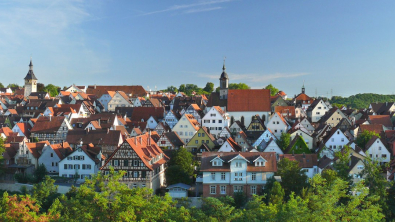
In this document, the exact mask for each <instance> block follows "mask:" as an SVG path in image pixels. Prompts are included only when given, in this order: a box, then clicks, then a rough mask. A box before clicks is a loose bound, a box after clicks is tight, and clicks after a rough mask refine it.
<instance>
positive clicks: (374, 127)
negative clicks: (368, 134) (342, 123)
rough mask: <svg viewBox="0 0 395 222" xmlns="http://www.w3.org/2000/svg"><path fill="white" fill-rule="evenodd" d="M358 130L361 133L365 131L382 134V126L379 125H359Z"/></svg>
mask: <svg viewBox="0 0 395 222" xmlns="http://www.w3.org/2000/svg"><path fill="white" fill-rule="evenodd" d="M359 130H360V132H363V131H365V130H367V131H373V132H375V133H378V134H381V132H383V131H384V130H383V125H381V124H369V125H368V124H362V125H359Z"/></svg>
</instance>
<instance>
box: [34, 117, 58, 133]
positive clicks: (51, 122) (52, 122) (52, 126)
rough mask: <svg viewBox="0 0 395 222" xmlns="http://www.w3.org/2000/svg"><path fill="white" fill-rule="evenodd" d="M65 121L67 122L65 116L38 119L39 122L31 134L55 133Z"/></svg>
mask: <svg viewBox="0 0 395 222" xmlns="http://www.w3.org/2000/svg"><path fill="white" fill-rule="evenodd" d="M64 120H65V117H64V116H53V117H46V116H41V117H40V118H38V119H37V122H36V124H34V126H33V128H32V130H31V132H32V133H46V132H48V133H54V132H56V131H58V130H59V128H60V126H61V125H62V123H63V121H64Z"/></svg>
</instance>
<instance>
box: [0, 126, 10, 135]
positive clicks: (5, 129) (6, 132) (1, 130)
mask: <svg viewBox="0 0 395 222" xmlns="http://www.w3.org/2000/svg"><path fill="white" fill-rule="evenodd" d="M0 133H4V135H5V136H9V135H10V133H12V130H11V129H10V128H9V127H2V128H0Z"/></svg>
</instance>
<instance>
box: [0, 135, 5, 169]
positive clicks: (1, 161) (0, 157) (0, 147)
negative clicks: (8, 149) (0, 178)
mask: <svg viewBox="0 0 395 222" xmlns="http://www.w3.org/2000/svg"><path fill="white" fill-rule="evenodd" d="M4 152H5V147H4V139H3V137H0V153H4ZM4 166H5V165H4V156H3V155H0V175H3V174H4V173H5V168H4Z"/></svg>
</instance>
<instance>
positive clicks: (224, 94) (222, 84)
mask: <svg viewBox="0 0 395 222" xmlns="http://www.w3.org/2000/svg"><path fill="white" fill-rule="evenodd" d="M225 70H226V68H225V60H224V66H223V67H222V74H221V77H220V78H219V98H220V99H227V98H228V84H229V78H228V74H227V73H226V71H225Z"/></svg>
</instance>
